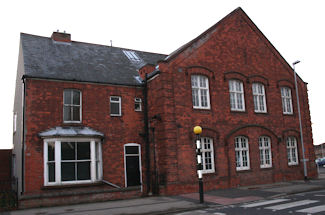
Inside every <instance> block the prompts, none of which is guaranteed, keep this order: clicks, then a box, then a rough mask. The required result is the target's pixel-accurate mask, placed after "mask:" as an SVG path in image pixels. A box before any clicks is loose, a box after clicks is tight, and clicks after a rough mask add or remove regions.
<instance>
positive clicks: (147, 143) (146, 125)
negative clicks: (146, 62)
mask: <svg viewBox="0 0 325 215" xmlns="http://www.w3.org/2000/svg"><path fill="white" fill-rule="evenodd" d="M147 84H148V77H147V74H145V78H144V85H143V86H144V88H143V96H144V101H143V106H144V107H143V112H144V132H145V134H144V138H145V149H146V150H145V152H146V155H145V157H146V167H147V171H146V179H147V193H148V194H149V193H150V192H151V186H150V185H151V175H150V141H149V121H148V86H147Z"/></svg>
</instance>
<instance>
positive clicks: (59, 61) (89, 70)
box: [21, 33, 166, 85]
mask: <svg viewBox="0 0 325 215" xmlns="http://www.w3.org/2000/svg"><path fill="white" fill-rule="evenodd" d="M21 43H22V48H23V56H24V66H25V74H24V76H26V77H34V78H46V79H58V80H72V81H85V82H95V83H109V84H120V85H140V82H139V77H138V76H139V74H138V72H137V70H138V69H139V68H141V67H142V66H143V65H145V64H153V65H155V64H156V63H157V61H160V60H162V59H164V58H165V57H166V55H163V54H154V53H148V52H142V51H136V50H132V51H134V52H135V53H136V54H137V55H138V56H139V57H140V58H141V61H140V62H137V63H132V62H131V61H130V60H129V59H128V58H127V56H126V55H125V54H124V53H123V50H128V49H122V48H117V47H110V46H104V45H95V44H89V43H81V42H74V41H72V42H71V43H68V44H67V43H66V44H64V43H57V42H54V41H53V40H52V39H51V38H47V37H40V36H34V35H29V34H23V33H22V34H21Z"/></svg>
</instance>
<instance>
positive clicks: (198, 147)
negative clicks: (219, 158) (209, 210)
mask: <svg viewBox="0 0 325 215" xmlns="http://www.w3.org/2000/svg"><path fill="white" fill-rule="evenodd" d="M193 131H194V134H195V135H196V157H197V175H198V178H199V194H200V203H204V196H203V179H202V176H203V175H202V169H203V166H202V144H201V138H200V134H201V133H202V128H201V127H200V126H195V127H194V129H193Z"/></svg>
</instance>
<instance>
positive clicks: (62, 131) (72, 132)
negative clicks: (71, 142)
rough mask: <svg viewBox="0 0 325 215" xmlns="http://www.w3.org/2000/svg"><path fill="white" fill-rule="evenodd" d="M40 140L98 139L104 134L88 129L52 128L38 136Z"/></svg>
mask: <svg viewBox="0 0 325 215" xmlns="http://www.w3.org/2000/svg"><path fill="white" fill-rule="evenodd" d="M38 135H39V136H40V137H41V138H49V137H99V138H103V137H104V134H103V133H101V132H99V131H96V130H94V129H92V128H89V127H54V128H51V129H48V130H46V131H42V132H40V133H39V134H38Z"/></svg>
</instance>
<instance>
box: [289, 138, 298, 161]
mask: <svg viewBox="0 0 325 215" xmlns="http://www.w3.org/2000/svg"><path fill="white" fill-rule="evenodd" d="M287 155H288V165H289V166H292V165H298V151H297V139H296V138H295V137H287Z"/></svg>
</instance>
